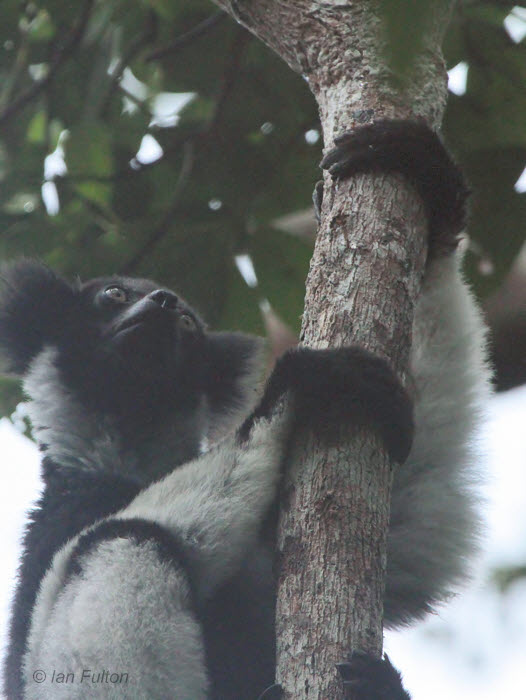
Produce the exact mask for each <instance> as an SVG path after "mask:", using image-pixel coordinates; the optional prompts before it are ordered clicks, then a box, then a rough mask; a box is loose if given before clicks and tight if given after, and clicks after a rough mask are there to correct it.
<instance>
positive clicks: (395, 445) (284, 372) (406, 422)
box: [240, 346, 413, 463]
mask: <svg viewBox="0 0 526 700" xmlns="http://www.w3.org/2000/svg"><path fill="white" fill-rule="evenodd" d="M286 392H290V395H291V399H292V401H293V411H294V417H295V420H296V421H297V425H298V427H299V428H301V429H307V430H310V431H312V432H313V433H315V434H316V435H318V436H320V437H322V438H324V439H327V440H328V441H338V439H339V436H340V429H341V428H342V427H344V426H347V425H349V426H352V425H357V426H367V425H372V426H373V427H374V428H376V430H378V432H379V433H380V435H381V437H382V438H383V440H384V442H385V445H386V448H387V450H388V452H389V454H390V455H391V457H392V459H393V460H395V461H396V462H400V463H401V462H404V461H405V459H406V458H407V455H408V453H409V450H410V448H411V444H412V440H413V405H412V401H411V399H410V397H409V395H408V394H407V392H406V390H405V389H404V387H403V386H402V384H401V383H400V380H399V379H398V377H397V376H396V374H395V373H394V371H393V369H392V368H391V366H390V365H389V363H388V362H386V361H385V360H383V359H382V358H380V357H377V356H376V355H373V354H372V353H370V352H368V351H367V350H364V349H363V348H361V347H358V346H351V347H346V348H337V349H329V350H312V349H310V348H298V349H295V350H290V351H289V352H287V353H285V354H284V355H283V356H282V357H281V358H280V359H279V360H278V361H277V362H276V366H275V368H274V371H273V372H272V374H271V376H270V379H269V381H268V383H267V386H266V389H265V392H264V394H263V398H262V399H261V402H260V404H259V406H258V407H257V408H256V410H255V411H254V413H253V414H252V416H250V417H249V418H248V419H247V421H246V423H245V425H244V426H243V427H242V428H241V431H240V432H241V436H243V431H245V434H246V432H247V431H249V430H250V427H251V425H252V424H253V422H254V420H256V419H257V418H260V417H268V416H270V415H271V413H272V412H273V410H274V407H275V406H276V405H277V403H278V402H279V400H280V399H281V397H282V396H283V395H284V394H285V393H286Z"/></svg>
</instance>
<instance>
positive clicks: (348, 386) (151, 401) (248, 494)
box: [0, 121, 489, 700]
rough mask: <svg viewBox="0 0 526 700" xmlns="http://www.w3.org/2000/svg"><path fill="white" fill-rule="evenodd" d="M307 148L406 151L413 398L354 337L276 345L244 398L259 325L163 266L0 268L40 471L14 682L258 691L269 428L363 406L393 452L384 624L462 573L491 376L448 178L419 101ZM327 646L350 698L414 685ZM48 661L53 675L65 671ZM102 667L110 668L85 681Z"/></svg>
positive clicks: (264, 617)
mask: <svg viewBox="0 0 526 700" xmlns="http://www.w3.org/2000/svg"><path fill="white" fill-rule="evenodd" d="M322 166H323V167H325V168H327V169H329V171H330V172H331V173H332V174H333V176H334V177H348V176H351V175H353V174H354V173H359V172H372V171H380V172H395V171H396V172H400V173H402V174H403V175H405V176H406V177H407V178H408V180H409V181H410V182H411V183H412V184H413V186H414V187H415V189H416V191H417V192H418V193H419V195H420V196H421V197H422V198H423V201H424V204H425V207H426V211H427V215H428V221H429V236H430V240H429V251H430V252H429V259H428V263H427V271H426V275H425V279H424V283H423V289H422V295H421V298H420V301H419V304H418V306H417V309H416V315H415V320H414V328H413V347H412V354H411V374H412V379H411V385H412V386H413V387H414V389H413V390H412V392H411V394H412V399H411V400H410V399H409V398H408V394H407V393H406V391H405V390H404V389H403V387H402V386H401V385H400V384H399V381H398V379H397V378H396V377H395V375H394V374H393V372H392V371H391V369H390V367H389V365H388V364H387V362H385V361H384V360H382V359H379V358H376V357H374V356H372V355H370V354H369V353H367V352H366V351H364V350H362V349H360V348H357V347H350V348H341V349H335V350H311V349H307V348H300V349H298V350H294V351H290V352H288V353H287V354H286V355H285V356H283V357H282V358H281V359H280V360H279V361H278V363H277V365H276V367H275V369H274V371H273V373H272V375H271V377H270V379H269V381H268V382H267V385H266V388H265V389H264V391H263V394H262V397H261V398H260V399H259V400H258V392H257V389H256V387H257V385H258V377H259V376H260V369H261V359H262V351H261V344H260V341H259V340H258V339H256V338H254V337H251V336H246V335H242V334H232V333H212V332H209V331H208V330H207V329H206V328H205V326H204V324H203V323H202V321H201V320H200V319H199V317H198V316H197V315H196V314H195V312H194V311H193V310H192V309H191V308H189V307H188V305H187V304H186V303H185V302H184V301H183V300H182V299H181V298H180V297H178V296H177V295H176V294H174V293H173V292H171V291H169V290H167V289H165V288H163V287H162V286H161V285H159V284H157V283H155V282H151V281H147V280H143V279H129V278H124V277H119V276H115V277H110V278H100V279H94V280H91V281H89V282H86V283H80V282H75V283H73V284H70V283H68V282H66V281H64V280H63V279H62V278H61V277H60V276H58V275H57V274H55V273H54V272H52V271H51V270H49V269H48V268H46V267H45V266H43V265H41V264H40V263H37V262H32V261H28V260H21V261H18V262H14V263H11V264H9V265H7V266H5V267H4V269H3V271H2V293H1V298H0V348H1V350H2V355H3V357H4V360H5V362H6V370H7V371H9V372H11V373H14V374H15V375H19V376H21V377H22V378H23V382H24V390H25V392H26V394H27V396H28V398H29V415H30V418H31V422H32V426H33V435H34V437H35V438H36V440H37V442H38V444H39V446H40V450H41V453H42V471H43V478H44V483H45V488H44V491H43V494H42V496H41V498H40V500H39V501H38V503H37V505H36V507H35V508H34V509H33V511H32V512H31V514H30V518H29V524H28V526H27V530H26V534H25V539H24V551H23V555H22V562H21V566H20V572H19V581H18V588H17V590H16V595H15V599H14V603H13V608H12V620H11V630H10V646H9V650H8V656H7V662H6V681H5V686H6V692H7V696H8V697H9V699H10V700H17V699H20V698H25V699H26V700H33V699H34V700H47V699H55V698H56V699H58V698H67V700H75V699H76V698H88V697H89V698H103V697H104V698H134V699H136V700H139V699H144V700H169V699H173V700H205V699H206V700H256V698H258V697H259V696H260V694H262V693H265V689H268V688H270V687H271V686H272V684H273V683H274V642H273V637H274V624H273V616H274V595H275V591H274V578H273V545H272V537H271V535H269V532H270V533H271V532H272V527H269V526H268V522H267V521H268V520H269V517H270V516H269V514H271V513H273V512H274V511H275V510H276V508H275V507H274V505H275V503H276V499H277V497H278V492H279V485H280V479H281V476H282V473H283V469H284V468H286V464H285V465H284V459H283V457H284V454H285V451H286V445H287V444H288V441H289V440H291V439H295V438H297V436H298V435H300V434H301V431H306V430H310V431H316V432H317V433H318V434H319V435H320V436H323V435H324V434H325V433H326V431H327V430H328V429H329V430H330V427H331V426H334V425H335V424H338V423H339V422H340V423H341V422H342V421H345V422H346V423H352V422H353V421H358V422H361V423H363V421H364V420H366V421H367V422H368V424H371V425H372V426H373V427H374V428H375V429H376V430H378V432H379V434H380V436H381V437H383V439H384V440H385V444H386V447H387V449H388V450H389V451H390V453H391V454H392V456H393V458H394V459H395V461H397V462H399V464H398V466H397V468H396V474H395V481H394V489H393V500H392V516H391V527H390V535H389V549H388V574H387V590H386V595H385V617H386V623H387V625H389V626H396V625H400V624H404V623H407V622H409V621H411V620H413V619H415V618H419V617H421V616H423V615H424V614H425V613H426V612H427V611H429V610H430V609H432V607H433V605H434V604H435V603H437V602H439V601H441V600H443V599H444V598H446V597H447V596H448V595H449V594H450V593H451V590H452V587H454V586H455V585H456V584H458V583H459V582H460V581H461V580H462V579H463V577H464V575H465V569H466V560H467V558H468V556H469V554H470V553H471V551H472V549H473V546H474V541H475V539H476V536H477V532H478V524H477V517H476V513H475V505H474V497H473V495H472V494H471V493H470V483H469V482H470V480H471V478H472V467H473V466H474V461H475V459H476V456H475V453H474V447H473V445H472V442H471V439H472V436H473V431H474V428H475V426H476V424H477V421H478V419H479V413H480V408H481V406H482V405H483V402H484V401H485V399H486V397H487V394H488V382H489V373H488V369H487V364H486V350H485V329H484V324H483V322H482V319H481V314H480V312H479V309H478V308H477V306H476V303H475V301H474V299H473V297H472V295H471V293H470V291H469V289H468V288H467V286H466V284H465V283H464V281H463V280H462V276H461V273H460V272H459V263H460V260H459V255H458V254H457V253H456V252H455V249H456V244H457V236H458V234H459V232H460V230H461V229H462V227H463V225H464V216H465V206H466V196H467V192H466V188H465V186H464V184H463V180H462V177H461V176H460V174H459V171H458V170H457V168H456V166H455V165H454V164H453V162H452V161H451V159H450V157H449V155H448V154H447V152H446V150H445V149H444V147H443V145H442V143H441V141H440V140H439V138H438V137H437V136H436V135H435V134H434V133H433V132H432V131H430V130H428V129H427V127H425V126H424V125H423V124H421V123H419V122H398V121H386V122H379V123H376V124H373V125H369V126H365V127H361V128H359V129H357V130H356V131H354V132H353V133H352V134H350V135H346V136H344V137H343V138H340V139H338V140H337V146H336V148H335V149H334V150H333V151H332V152H331V153H330V154H329V155H328V156H327V157H326V158H325V159H324V161H323V162H322ZM318 194H320V193H319V191H318ZM386 245H387V244H386ZM284 398H285V399H286V400H284ZM413 414H414V439H412V426H413V421H412V415H413ZM207 443H208V444H209V445H211V447H209V448H205V445H206V444H207ZM408 453H409V454H408ZM342 662H345V663H343V665H342V666H341V667H340V670H342V676H343V679H344V681H345V682H347V683H348V684H349V686H350V687H352V688H353V692H354V695H353V698H356V697H359V698H364V699H367V700H400V699H402V698H407V697H408V696H407V694H406V693H405V691H404V690H403V688H402V685H401V683H400V680H399V676H398V674H397V673H396V671H395V670H394V669H393V667H392V666H390V664H389V662H388V661H387V660H383V661H373V660H372V659H370V658H369V657H365V656H363V655H359V654H358V655H354V656H353V657H351V660H350V662H349V661H348V660H342ZM53 670H54V671H55V672H56V673H62V674H70V675H69V676H62V678H63V679H64V678H66V682H63V683H59V682H57V677H56V676H55V681H53V677H52V675H51V674H52V672H53ZM104 670H106V671H108V672H109V673H117V674H127V676H126V677H124V678H125V680H123V681H121V683H120V684H119V683H112V682H110V681H109V680H108V677H107V678H106V681H107V682H105V683H104V682H99V683H98V684H97V683H95V682H93V681H92V680H91V679H90V678H91V677H90V676H89V673H93V674H96V673H100V672H102V671H104ZM36 671H43V672H44V673H45V674H47V677H46V679H44V680H43V676H42V675H38V674H37V675H35V672H36ZM86 671H87V672H88V676H87V677H86ZM83 672H84V676H82V674H83ZM72 674H73V675H72ZM68 679H69V680H68ZM123 683H125V684H124V685H123ZM274 691H276V692H274ZM277 691H279V689H277V688H276V687H275V686H274V687H273V689H272V690H270V691H269V692H267V693H266V695H265V697H270V696H274V695H276V696H277V694H278V692H277Z"/></svg>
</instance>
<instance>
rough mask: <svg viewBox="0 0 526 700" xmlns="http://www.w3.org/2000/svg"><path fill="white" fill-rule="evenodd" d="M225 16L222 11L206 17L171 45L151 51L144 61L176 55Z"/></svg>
mask: <svg viewBox="0 0 526 700" xmlns="http://www.w3.org/2000/svg"><path fill="white" fill-rule="evenodd" d="M226 16H227V15H226V14H225V13H224V12H222V11H219V12H214V14H213V15H210V17H207V18H206V19H204V20H203V21H202V22H199V24H196V25H195V27H192V29H190V30H189V31H187V32H185V33H184V34H180V35H179V36H178V37H176V38H175V39H174V40H173V41H172V42H171V43H169V44H167V45H166V46H161V47H160V48H158V49H155V50H154V51H151V52H150V53H149V54H148V55H147V56H146V61H157V60H159V59H160V58H164V57H165V56H169V55H171V54H173V53H176V52H177V51H179V50H180V49H182V48H184V47H185V46H188V44H190V43H191V42H192V41H194V40H195V39H198V38H199V37H201V36H203V34H206V33H207V32H209V31H210V30H211V29H212V28H213V27H215V26H216V25H218V24H219V23H220V22H222V21H223V20H224V19H225V18H226Z"/></svg>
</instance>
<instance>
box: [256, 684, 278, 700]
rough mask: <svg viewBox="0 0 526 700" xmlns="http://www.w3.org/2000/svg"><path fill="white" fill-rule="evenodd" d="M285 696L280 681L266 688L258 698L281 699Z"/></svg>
mask: <svg viewBox="0 0 526 700" xmlns="http://www.w3.org/2000/svg"><path fill="white" fill-rule="evenodd" d="M282 697H283V690H282V688H281V686H280V685H279V684H278V683H274V685H270V686H269V687H268V688H266V690H264V691H263V692H262V693H261V695H260V696H259V698H258V700H281V698H282Z"/></svg>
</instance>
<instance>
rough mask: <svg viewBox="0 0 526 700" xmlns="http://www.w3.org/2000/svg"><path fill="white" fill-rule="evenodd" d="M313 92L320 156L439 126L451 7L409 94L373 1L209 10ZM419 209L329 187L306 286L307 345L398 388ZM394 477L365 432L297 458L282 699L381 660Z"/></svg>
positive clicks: (387, 190) (382, 192)
mask: <svg viewBox="0 0 526 700" xmlns="http://www.w3.org/2000/svg"><path fill="white" fill-rule="evenodd" d="M214 1H215V2H216V4H217V5H219V6H220V7H222V8H223V9H225V10H226V11H227V12H229V13H230V14H231V15H232V16H233V17H235V19H237V21H238V22H240V23H241V24H243V25H244V26H246V27H247V28H248V29H249V30H250V31H252V32H253V33H254V34H256V36H258V37H259V38H260V39H261V40H262V41H264V42H265V43H267V44H268V45H269V46H270V47H271V48H272V49H273V50H275V51H276V52H277V53H278V54H279V55H280V56H281V57H282V58H283V59H284V60H285V61H286V62H287V63H288V64H289V66H291V68H293V69H294V70H296V71H297V72H300V73H301V74H302V75H303V76H304V77H305V78H306V80H307V81H308V84H309V86H310V88H311V90H312V92H313V93H314V96H315V98H316V100H317V102H318V106H319V109H320V117H321V123H322V128H323V132H324V140H325V146H326V147H327V148H328V147H330V146H331V145H332V143H333V140H334V136H335V135H336V134H338V133H340V132H343V131H347V130H350V129H352V128H353V127H354V126H355V125H357V124H361V123H366V122H368V121H376V120H378V119H381V118H386V117H387V118H395V117H396V118H407V117H415V116H419V117H423V118H425V119H426V120H427V122H428V123H430V124H431V125H433V126H435V127H436V126H437V125H438V124H439V123H440V120H441V116H442V111H443V108H444V105H445V98H446V81H445V68H444V65H443V61H442V58H441V53H440V42H441V37H442V32H443V30H444V29H445V26H446V23H447V21H448V18H449V13H450V10H451V5H452V2H448V1H446V2H441V3H436V7H435V8H434V9H433V12H432V13H431V15H432V16H431V17H430V25H429V35H428V36H426V37H425V42H424V43H425V53H424V55H422V56H419V60H418V65H416V66H415V69H414V74H413V75H412V76H411V80H408V81H407V85H408V87H407V88H406V91H405V93H402V92H401V91H399V90H397V89H396V88H395V87H394V84H395V83H394V81H391V80H390V78H391V76H390V73H389V69H388V67H387V66H386V65H385V59H384V55H385V52H384V51H383V42H384V37H383V34H382V30H383V27H382V24H381V22H380V19H379V17H378V8H379V3H378V2H376V1H375V0H349V2H345V3H344V2H341V0H338V1H336V0H333V1H332V2H331V1H330V0H324V1H323V2H322V1H321V0H253V1H252V2H248V3H247V2H243V1H242V0H239V1H238V0H214ZM426 229H427V226H426V221H425V216H424V210H423V207H422V204H421V202H420V201H419V200H418V198H417V197H416V196H415V193H414V192H413V191H412V190H411V188H410V187H409V186H408V185H407V183H405V181H404V180H403V179H402V178H400V177H395V176H385V177H384V176H372V175H360V176H357V177H355V178H353V179H352V180H349V181H343V182H335V181H332V180H331V178H330V177H327V176H326V178H325V194H324V200H323V211H322V222H321V225H320V228H319V231H318V236H317V241H316V246H315V250H314V254H313V258H312V262H311V269H310V273H309V277H308V280H307V290H306V298H305V313H304V317H303V328H302V336H301V338H302V341H303V342H304V343H305V344H306V345H310V346H314V347H327V346H340V345H347V344H352V343H356V344H359V345H361V346H363V347H365V348H367V349H368V350H371V351H372V352H374V353H376V354H378V355H380V356H383V357H387V358H388V359H389V360H390V362H391V363H392V365H393V366H394V367H395V368H396V370H397V371H398V372H399V374H400V376H401V377H402V378H403V377H405V374H406V371H407V365H408V356H409V349H410V343H411V325H412V316H413V308H414V305H415V302H416V299H417V296H418V292H419V287H420V280H421V277H422V274H423V266H424V260H425V238H426ZM391 479H392V468H391V465H390V464H389V461H388V459H387V456H386V454H385V452H384V450H383V448H382V446H381V445H380V444H379V442H378V440H377V438H376V437H375V436H374V435H373V434H372V432H370V431H368V430H366V429H363V430H360V431H354V432H353V433H351V432H350V433H349V434H348V435H343V436H342V441H341V443H340V444H338V445H334V446H332V447H330V448H327V447H326V446H324V445H321V444H319V443H318V442H317V441H316V439H315V438H314V437H311V438H308V439H307V440H303V441H298V443H297V444H295V445H293V448H292V454H291V460H290V465H289V473H288V477H287V483H286V485H285V495H284V506H285V507H284V508H283V509H282V513H281V520H280V526H279V533H278V547H279V549H280V553H281V558H280V575H279V591H278V604H277V613H276V626H277V657H278V658H277V666H278V668H277V680H278V682H280V683H281V684H282V685H283V687H284V689H285V697H287V698H294V700H298V699H299V698H308V700H313V699H318V700H321V699H322V698H323V699H324V698H329V697H330V698H337V697H341V696H342V695H341V693H342V688H341V685H340V681H339V679H338V678H337V675H336V671H335V664H336V663H338V662H340V661H343V660H345V659H346V657H347V656H348V655H349V653H350V651H351V649H363V650H366V651H369V652H373V653H376V654H379V653H380V652H381V648H382V600H383V593H384V577H385V564H386V538H387V529H388V522H389V502H390V485H391Z"/></svg>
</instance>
